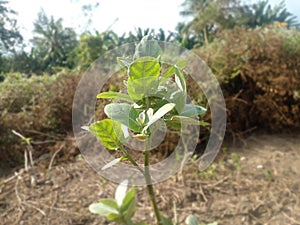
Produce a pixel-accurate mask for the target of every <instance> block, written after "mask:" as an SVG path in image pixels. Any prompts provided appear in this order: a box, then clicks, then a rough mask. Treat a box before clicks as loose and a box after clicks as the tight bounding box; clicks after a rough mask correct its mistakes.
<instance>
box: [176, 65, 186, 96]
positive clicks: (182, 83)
mask: <svg viewBox="0 0 300 225" xmlns="http://www.w3.org/2000/svg"><path fill="white" fill-rule="evenodd" d="M175 73H176V75H175V78H176V77H177V78H178V81H177V82H178V83H177V82H176V83H177V85H178V86H179V85H180V87H181V88H182V90H183V93H184V94H185V95H186V83H185V78H184V75H183V73H182V71H181V70H180V69H179V68H178V67H175ZM175 81H176V79H175Z"/></svg>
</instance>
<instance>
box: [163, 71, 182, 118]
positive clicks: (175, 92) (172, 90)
mask: <svg viewBox="0 0 300 225" xmlns="http://www.w3.org/2000/svg"><path fill="white" fill-rule="evenodd" d="M176 81H177V82H178V83H179V85H180V87H181V89H180V87H179V86H178V84H177V83H174V82H173V81H171V80H169V79H165V78H163V79H161V80H160V84H159V85H160V86H161V87H164V89H166V92H162V93H161V94H162V95H163V98H164V99H166V100H167V101H168V102H172V103H175V104H176V106H175V108H176V110H177V112H178V113H180V112H181V111H182V110H183V109H184V106H185V102H186V92H185V91H184V87H185V86H182V84H181V82H180V79H179V77H178V76H177V78H176ZM184 85H185V83H184ZM159 94H160V93H158V95H159Z"/></svg>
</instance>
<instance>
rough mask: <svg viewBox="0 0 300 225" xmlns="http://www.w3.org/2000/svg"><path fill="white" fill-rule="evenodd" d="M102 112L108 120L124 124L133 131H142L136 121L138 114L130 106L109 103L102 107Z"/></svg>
mask: <svg viewBox="0 0 300 225" xmlns="http://www.w3.org/2000/svg"><path fill="white" fill-rule="evenodd" d="M104 112H105V114H106V115H107V116H108V117H109V118H111V119H113V120H115V121H118V122H120V123H122V124H124V125H125V126H127V127H129V129H131V130H133V131H136V132H139V131H141V130H142V127H141V126H140V125H139V123H138V122H137V121H136V119H137V118H138V115H139V114H138V112H137V111H136V110H135V108H134V107H133V106H132V105H129V104H127V103H111V104H108V105H106V106H105V107H104Z"/></svg>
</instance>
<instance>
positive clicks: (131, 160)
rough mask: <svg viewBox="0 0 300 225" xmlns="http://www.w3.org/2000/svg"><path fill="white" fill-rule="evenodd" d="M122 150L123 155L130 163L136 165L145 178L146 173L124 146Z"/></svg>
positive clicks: (121, 147)
mask: <svg viewBox="0 0 300 225" xmlns="http://www.w3.org/2000/svg"><path fill="white" fill-rule="evenodd" d="M120 149H121V151H122V153H123V155H124V156H125V157H126V158H127V159H128V161H129V162H131V164H132V165H134V166H135V167H136V168H137V169H138V170H139V171H140V172H141V173H142V174H143V175H144V176H145V171H144V170H143V169H142V168H141V167H140V166H139V165H138V164H137V163H136V161H134V159H133V158H132V157H131V156H130V155H129V154H128V152H127V151H126V149H125V148H124V147H123V146H120Z"/></svg>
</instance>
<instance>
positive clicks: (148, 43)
mask: <svg viewBox="0 0 300 225" xmlns="http://www.w3.org/2000/svg"><path fill="white" fill-rule="evenodd" d="M161 53H162V49H161V47H160V46H159V44H158V42H157V41H155V40H153V38H152V37H151V36H150V35H146V36H144V37H143V38H142V40H141V41H140V43H139V44H138V45H137V46H136V50H135V54H134V58H140V57H143V56H152V57H155V58H157V57H159V56H160V55H161Z"/></svg>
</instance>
